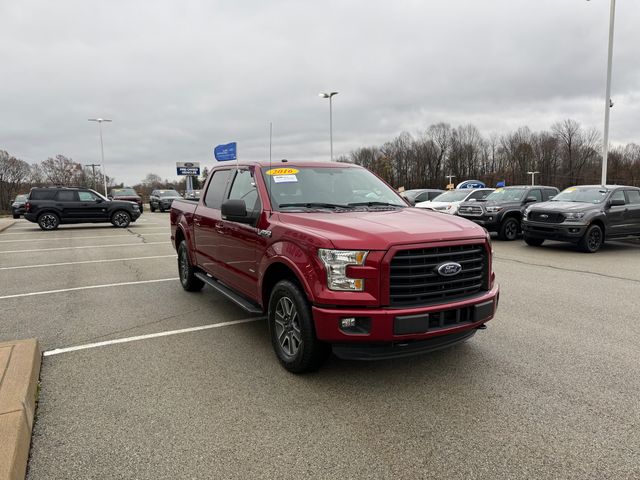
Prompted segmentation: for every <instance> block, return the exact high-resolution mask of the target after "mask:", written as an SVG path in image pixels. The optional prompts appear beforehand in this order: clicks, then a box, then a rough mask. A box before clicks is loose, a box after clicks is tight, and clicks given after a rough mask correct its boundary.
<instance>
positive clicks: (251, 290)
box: [220, 168, 267, 300]
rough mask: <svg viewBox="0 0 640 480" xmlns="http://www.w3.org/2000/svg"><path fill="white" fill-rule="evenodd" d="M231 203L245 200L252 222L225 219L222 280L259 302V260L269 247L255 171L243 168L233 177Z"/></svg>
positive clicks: (229, 195)
mask: <svg viewBox="0 0 640 480" xmlns="http://www.w3.org/2000/svg"><path fill="white" fill-rule="evenodd" d="M227 199H229V200H244V202H245V205H246V207H247V217H248V220H249V221H250V223H240V222H235V221H231V220H228V219H226V218H225V217H223V218H222V224H223V234H222V236H221V241H220V255H221V257H222V258H224V264H223V272H222V273H221V276H220V280H222V281H223V282H224V283H226V284H228V285H230V286H231V287H233V288H235V289H237V290H239V291H241V292H242V293H244V294H245V295H247V296H249V297H250V298H253V299H256V300H257V299H258V290H257V287H258V273H257V271H258V260H259V258H261V256H262V254H263V252H264V250H265V248H266V240H267V239H266V238H265V237H263V236H262V235H261V234H260V230H259V229H258V227H257V224H258V221H259V217H260V214H261V211H262V203H261V201H260V196H259V194H258V189H257V188H256V180H255V178H254V170H253V169H249V168H240V169H238V170H234V171H233V172H232V174H231V187H230V188H229V193H228V195H227Z"/></svg>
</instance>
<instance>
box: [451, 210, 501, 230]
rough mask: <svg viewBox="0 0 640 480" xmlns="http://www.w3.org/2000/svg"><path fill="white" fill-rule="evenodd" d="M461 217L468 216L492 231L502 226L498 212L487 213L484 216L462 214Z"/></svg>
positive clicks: (468, 218)
mask: <svg viewBox="0 0 640 480" xmlns="http://www.w3.org/2000/svg"><path fill="white" fill-rule="evenodd" d="M458 216H459V217H461V218H466V219H467V220H471V221H472V222H474V223H477V224H478V225H480V226H481V227H484V228H486V229H487V230H489V231H490V232H497V231H498V229H499V227H500V221H499V220H498V214H497V213H496V214H485V215H482V216H471V215H460V214H459V213H458Z"/></svg>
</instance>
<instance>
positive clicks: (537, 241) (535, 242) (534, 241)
mask: <svg viewBox="0 0 640 480" xmlns="http://www.w3.org/2000/svg"><path fill="white" fill-rule="evenodd" d="M524 243H526V244H527V245H529V246H530V247H539V246H540V245H542V244H543V243H544V238H534V237H527V236H526V235H525V236H524Z"/></svg>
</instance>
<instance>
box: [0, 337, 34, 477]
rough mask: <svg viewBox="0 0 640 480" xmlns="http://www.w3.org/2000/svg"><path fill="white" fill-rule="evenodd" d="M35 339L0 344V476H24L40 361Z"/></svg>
mask: <svg viewBox="0 0 640 480" xmlns="http://www.w3.org/2000/svg"><path fill="white" fill-rule="evenodd" d="M41 358H42V356H41V353H40V347H39V345H38V340H36V339H35V338H32V339H29V340H16V341H11V342H2V343H0V439H1V440H0V443H1V444H2V448H0V479H2V480H5V479H11V480H18V479H23V478H24V477H25V474H26V471H27V461H28V459H29V447H30V445H31V429H32V427H33V417H34V413H35V412H34V411H35V406H36V395H37V386H38V377H39V375H40V361H41Z"/></svg>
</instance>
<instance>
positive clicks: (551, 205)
mask: <svg viewBox="0 0 640 480" xmlns="http://www.w3.org/2000/svg"><path fill="white" fill-rule="evenodd" d="M602 206H603V205H602V204H599V203H586V202H541V203H536V204H534V205H532V206H531V207H529V209H530V210H536V211H541V210H544V211H545V212H583V211H587V210H594V209H600V208H601V207H602Z"/></svg>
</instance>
